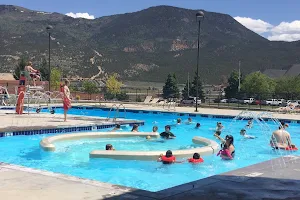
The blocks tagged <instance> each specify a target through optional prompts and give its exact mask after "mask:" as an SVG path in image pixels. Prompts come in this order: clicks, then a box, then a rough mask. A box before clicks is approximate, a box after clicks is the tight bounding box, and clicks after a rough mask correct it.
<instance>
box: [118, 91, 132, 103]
mask: <svg viewBox="0 0 300 200" xmlns="http://www.w3.org/2000/svg"><path fill="white" fill-rule="evenodd" d="M116 98H117V99H118V100H119V101H126V100H128V99H129V96H128V95H127V94H126V92H120V93H119V94H117V96H116Z"/></svg>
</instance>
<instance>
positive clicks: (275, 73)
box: [263, 69, 287, 78]
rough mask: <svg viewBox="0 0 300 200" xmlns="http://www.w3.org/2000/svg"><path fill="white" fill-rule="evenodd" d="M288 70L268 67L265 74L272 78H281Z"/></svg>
mask: <svg viewBox="0 0 300 200" xmlns="http://www.w3.org/2000/svg"><path fill="white" fill-rule="evenodd" d="M286 72H287V70H283V69H266V70H265V71H264V72H263V74H265V75H267V76H268V77H270V78H280V77H282V76H284V75H285V73H286Z"/></svg>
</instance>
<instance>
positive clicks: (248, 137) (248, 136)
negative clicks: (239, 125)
mask: <svg viewBox="0 0 300 200" xmlns="http://www.w3.org/2000/svg"><path fill="white" fill-rule="evenodd" d="M240 135H241V136H243V137H244V138H246V139H255V138H256V137H255V136H252V135H247V134H246V130H245V129H242V130H241V131H240Z"/></svg>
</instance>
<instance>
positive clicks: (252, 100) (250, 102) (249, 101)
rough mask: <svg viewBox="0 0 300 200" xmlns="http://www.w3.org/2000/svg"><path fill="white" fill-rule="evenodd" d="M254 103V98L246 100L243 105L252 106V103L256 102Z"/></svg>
mask: <svg viewBox="0 0 300 200" xmlns="http://www.w3.org/2000/svg"><path fill="white" fill-rule="evenodd" d="M254 101H255V99H254V98H246V99H244V100H243V102H242V103H244V104H252V102H254Z"/></svg>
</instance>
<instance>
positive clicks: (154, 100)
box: [149, 98, 159, 105]
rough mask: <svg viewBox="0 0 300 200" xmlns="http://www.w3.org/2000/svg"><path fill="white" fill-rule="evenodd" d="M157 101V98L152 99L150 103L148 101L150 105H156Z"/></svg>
mask: <svg viewBox="0 0 300 200" xmlns="http://www.w3.org/2000/svg"><path fill="white" fill-rule="evenodd" d="M158 101H159V98H154V99H152V101H150V102H149V103H150V104H151V105H156V104H157V102H158Z"/></svg>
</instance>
